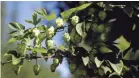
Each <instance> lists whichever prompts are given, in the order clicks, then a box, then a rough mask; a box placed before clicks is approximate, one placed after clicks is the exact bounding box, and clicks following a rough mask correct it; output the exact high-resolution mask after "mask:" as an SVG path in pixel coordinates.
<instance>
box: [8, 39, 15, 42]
mask: <svg viewBox="0 0 139 78" xmlns="http://www.w3.org/2000/svg"><path fill="white" fill-rule="evenodd" d="M15 41H16V38H10V39H9V41H8V43H13V42H15Z"/></svg>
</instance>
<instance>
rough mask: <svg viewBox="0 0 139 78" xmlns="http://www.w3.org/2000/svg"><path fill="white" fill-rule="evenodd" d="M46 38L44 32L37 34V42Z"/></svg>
mask: <svg viewBox="0 0 139 78" xmlns="http://www.w3.org/2000/svg"><path fill="white" fill-rule="evenodd" d="M45 38H46V33H41V34H39V43H41V42H42V41H43V40H44V39H45Z"/></svg>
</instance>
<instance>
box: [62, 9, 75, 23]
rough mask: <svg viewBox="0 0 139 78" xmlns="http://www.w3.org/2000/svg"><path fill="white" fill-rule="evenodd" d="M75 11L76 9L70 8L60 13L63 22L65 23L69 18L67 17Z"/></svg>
mask: <svg viewBox="0 0 139 78" xmlns="http://www.w3.org/2000/svg"><path fill="white" fill-rule="evenodd" d="M75 11H76V8H71V9H69V10H66V11H64V12H62V13H61V16H62V18H63V19H64V21H67V19H68V18H69V16H70V15H71V14H72V13H73V12H75Z"/></svg>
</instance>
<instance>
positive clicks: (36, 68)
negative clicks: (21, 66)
mask: <svg viewBox="0 0 139 78" xmlns="http://www.w3.org/2000/svg"><path fill="white" fill-rule="evenodd" d="M40 70H41V69H40V65H38V64H36V65H34V66H33V71H34V74H35V75H38V74H39V72H40Z"/></svg>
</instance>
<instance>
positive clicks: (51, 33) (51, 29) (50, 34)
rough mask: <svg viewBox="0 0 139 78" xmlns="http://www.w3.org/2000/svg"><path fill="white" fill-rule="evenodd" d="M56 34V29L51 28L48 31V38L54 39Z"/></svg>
mask: <svg viewBox="0 0 139 78" xmlns="http://www.w3.org/2000/svg"><path fill="white" fill-rule="evenodd" d="M54 33H55V28H54V27H53V26H51V27H50V28H49V29H48V31H47V36H48V37H52V36H53V35H54Z"/></svg>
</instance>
